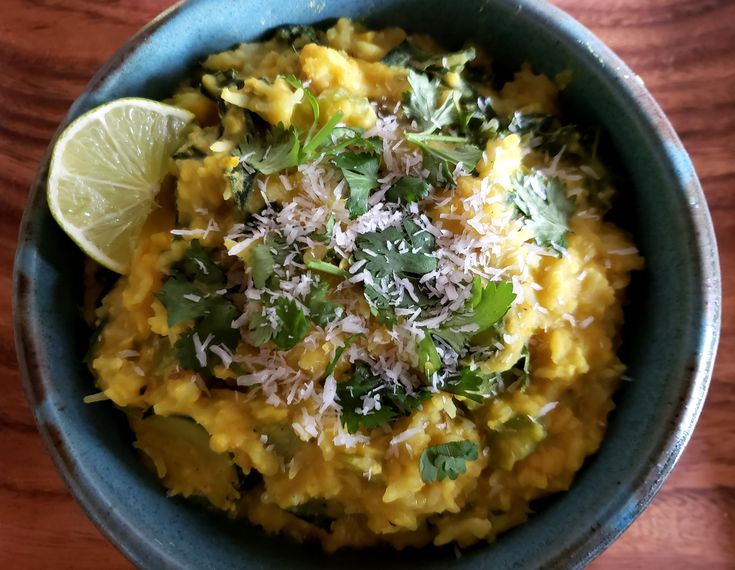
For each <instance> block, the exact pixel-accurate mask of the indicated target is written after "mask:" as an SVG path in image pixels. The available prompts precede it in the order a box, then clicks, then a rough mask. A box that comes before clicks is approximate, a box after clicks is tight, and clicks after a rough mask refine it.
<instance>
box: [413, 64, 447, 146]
mask: <svg viewBox="0 0 735 570" xmlns="http://www.w3.org/2000/svg"><path fill="white" fill-rule="evenodd" d="M408 84H409V85H410V87H411V90H410V91H407V92H406V93H404V94H403V110H404V112H405V113H406V116H407V117H408V118H409V119H413V120H414V121H416V124H417V125H418V128H419V130H420V131H422V132H424V133H431V132H433V131H435V130H437V129H441V128H443V127H447V126H449V125H451V124H453V123H455V122H456V121H457V103H458V101H457V99H456V97H457V95H458V94H457V93H456V92H455V91H453V90H449V91H447V93H446V96H445V99H444V101H443V102H442V103H441V105H440V104H439V100H440V94H439V84H440V82H439V80H438V79H433V80H432V79H430V78H429V77H428V76H427V75H425V74H423V73H417V72H415V71H413V70H411V69H409V70H408Z"/></svg>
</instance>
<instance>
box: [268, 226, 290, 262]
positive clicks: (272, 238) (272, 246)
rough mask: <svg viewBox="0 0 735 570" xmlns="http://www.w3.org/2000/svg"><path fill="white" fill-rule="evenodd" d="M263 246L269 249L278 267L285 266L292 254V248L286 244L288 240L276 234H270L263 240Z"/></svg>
mask: <svg viewBox="0 0 735 570" xmlns="http://www.w3.org/2000/svg"><path fill="white" fill-rule="evenodd" d="M263 245H265V246H266V247H267V248H268V251H269V252H270V254H271V256H272V257H273V261H274V262H275V264H276V265H283V264H284V263H285V262H286V258H287V257H288V256H289V254H290V253H291V247H290V246H289V245H288V243H287V242H286V238H284V237H283V236H282V235H281V234H279V233H276V232H270V233H268V234H267V235H266V236H265V238H263Z"/></svg>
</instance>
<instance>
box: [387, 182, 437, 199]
mask: <svg viewBox="0 0 735 570" xmlns="http://www.w3.org/2000/svg"><path fill="white" fill-rule="evenodd" d="M430 190H431V186H430V185H429V183H428V182H425V181H424V180H421V178H418V177H416V176H404V177H403V178H399V179H398V180H397V181H396V183H395V184H393V186H391V187H390V189H389V190H388V192H386V193H385V199H386V200H387V201H388V202H400V203H403V204H412V203H414V202H420V201H421V200H423V199H424V198H426V197H427V196H428V195H429V191H430Z"/></svg>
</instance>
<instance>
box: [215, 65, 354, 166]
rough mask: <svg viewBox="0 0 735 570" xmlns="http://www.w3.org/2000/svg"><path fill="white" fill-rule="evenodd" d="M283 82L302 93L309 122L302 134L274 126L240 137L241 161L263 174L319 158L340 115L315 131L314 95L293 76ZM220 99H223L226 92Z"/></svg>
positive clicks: (317, 111) (317, 126)
mask: <svg viewBox="0 0 735 570" xmlns="http://www.w3.org/2000/svg"><path fill="white" fill-rule="evenodd" d="M284 79H285V81H287V82H288V83H289V84H290V85H291V86H293V87H295V88H296V89H300V90H302V91H303V93H304V96H305V98H306V101H307V102H308V104H309V106H310V107H311V111H312V123H311V126H310V127H309V129H308V131H307V132H306V134H305V135H304V134H302V133H301V132H300V131H299V130H298V129H297V128H296V127H294V126H291V127H289V128H288V129H286V128H285V127H284V126H283V125H282V124H278V125H276V126H274V127H271V128H269V129H267V130H266V131H265V132H264V133H263V132H258V131H251V132H249V133H248V134H246V135H245V137H243V139H242V140H241V141H240V144H239V146H238V155H239V156H240V160H241V162H245V163H247V164H248V165H250V167H252V168H254V169H255V170H257V171H258V172H260V173H262V174H265V175H268V174H274V173H276V172H280V171H282V170H286V169H289V168H293V167H295V166H298V165H299V164H303V163H306V162H311V161H313V160H314V159H315V158H316V157H317V156H319V154H320V151H321V147H322V146H324V145H325V144H327V143H329V142H330V136H331V134H332V131H333V130H334V128H335V127H336V126H337V123H339V121H340V120H341V119H342V112H341V111H337V112H336V113H335V114H334V115H333V116H332V117H330V118H329V120H328V121H327V122H326V123H325V124H324V126H322V127H321V128H319V102H318V101H317V99H316V97H314V94H313V93H312V92H311V91H309V89H307V88H306V87H305V86H304V84H303V83H301V81H299V80H298V79H296V77H294V76H293V75H288V76H286V77H285V78H284ZM223 96H224V97H226V96H227V91H225V92H224V93H223Z"/></svg>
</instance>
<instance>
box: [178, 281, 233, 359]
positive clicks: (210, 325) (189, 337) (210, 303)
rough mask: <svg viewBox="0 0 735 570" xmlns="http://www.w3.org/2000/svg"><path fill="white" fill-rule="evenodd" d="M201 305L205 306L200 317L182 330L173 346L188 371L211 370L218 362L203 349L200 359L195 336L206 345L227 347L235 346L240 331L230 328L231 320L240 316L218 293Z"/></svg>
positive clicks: (211, 354) (217, 357) (215, 356)
mask: <svg viewBox="0 0 735 570" xmlns="http://www.w3.org/2000/svg"><path fill="white" fill-rule="evenodd" d="M202 305H204V306H206V312H205V313H204V314H203V315H202V318H201V319H198V321H197V323H196V324H195V325H194V327H193V328H192V329H189V330H188V331H186V332H184V333H183V334H182V335H181V336H180V337H179V339H178V340H177V341H176V344H175V345H174V349H175V352H176V359H177V360H178V361H179V365H180V366H181V367H182V368H186V369H189V370H196V371H202V370H207V369H209V370H211V369H212V368H213V367H214V365H215V364H217V363H218V362H221V360H220V358H219V356H217V355H215V354H214V353H211V352H208V351H206V350H205V355H204V363H202V362H200V360H199V357H198V356H197V355H198V351H197V345H196V342H195V339H198V340H199V342H200V343H203V344H206V346H207V347H209V346H214V345H224V346H226V347H227V348H230V349H233V348H235V347H236V346H237V343H238V342H239V341H240V331H239V330H238V329H233V328H232V321H233V320H235V319H236V318H237V317H238V315H239V312H238V310H237V307H235V306H234V305H233V304H232V303H231V302H230V301H228V300H227V299H226V298H225V297H223V296H221V295H212V296H210V297H209V298H208V299H207V301H206V303H205V302H202ZM207 339H208V340H209V342H207Z"/></svg>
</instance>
